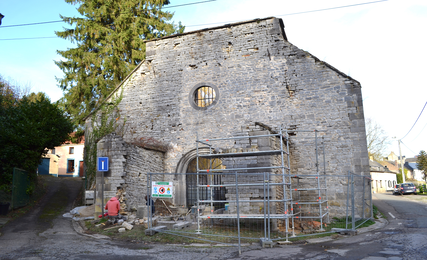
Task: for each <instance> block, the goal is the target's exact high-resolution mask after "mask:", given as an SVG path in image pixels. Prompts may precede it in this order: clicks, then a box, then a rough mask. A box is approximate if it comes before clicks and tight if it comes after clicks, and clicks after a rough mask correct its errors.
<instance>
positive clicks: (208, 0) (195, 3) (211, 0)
mask: <svg viewBox="0 0 427 260" xmlns="http://www.w3.org/2000/svg"><path fill="white" fill-rule="evenodd" d="M215 1H216V0H207V1H201V2H194V3H188V4H181V5H173V6H166V7H163V9H167V8H173V7H181V6H187V5H197V4H203V3H208V2H215Z"/></svg>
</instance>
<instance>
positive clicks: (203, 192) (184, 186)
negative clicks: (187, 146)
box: [175, 148, 225, 207]
mask: <svg viewBox="0 0 427 260" xmlns="http://www.w3.org/2000/svg"><path fill="white" fill-rule="evenodd" d="M198 153H199V154H206V153H209V148H199V150H198ZM196 157H197V149H193V150H191V151H189V152H188V153H186V154H185V155H184V156H183V157H182V158H181V159H180V161H179V162H178V165H177V168H176V173H179V174H177V176H176V178H175V179H176V180H178V185H177V188H176V192H175V194H176V200H175V203H176V204H178V205H184V206H186V207H191V206H192V205H194V203H195V201H196V197H197V187H196V184H197V182H196V175H192V174H191V173H195V172H196V171H197V170H196V169H197V161H196ZM198 162H199V169H208V168H212V169H213V168H217V167H222V162H221V161H220V160H219V159H214V160H209V159H203V158H199V161H198ZM187 173H188V174H187ZM208 178H210V179H209V180H208ZM208 182H209V183H210V182H214V183H220V182H221V176H220V175H212V176H207V175H201V176H199V184H208ZM211 192H212V194H211ZM211 195H212V196H214V197H215V198H214V199H215V200H221V199H222V200H225V189H224V188H214V189H206V188H199V197H200V198H199V199H204V200H206V199H210V197H211ZM218 206H219V207H220V205H218Z"/></svg>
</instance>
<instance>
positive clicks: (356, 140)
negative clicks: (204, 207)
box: [86, 17, 369, 213]
mask: <svg viewBox="0 0 427 260" xmlns="http://www.w3.org/2000/svg"><path fill="white" fill-rule="evenodd" d="M323 41H325V40H323ZM313 44H315V43H313ZM117 96H121V97H122V99H121V101H120V103H119V105H118V113H119V114H120V117H117V119H118V120H117V122H118V124H121V126H122V128H121V130H120V131H116V132H115V133H113V134H110V135H108V136H106V137H105V138H103V139H102V140H101V141H100V142H99V143H98V156H106V157H109V160H110V170H109V172H107V173H105V183H106V185H105V190H106V192H105V193H104V194H105V195H104V197H105V198H104V201H107V200H108V199H109V198H110V197H111V196H113V195H114V194H115V193H116V192H117V191H120V192H121V193H122V194H123V196H124V198H125V200H124V202H123V205H124V206H125V207H126V210H127V211H133V210H136V209H137V208H138V207H139V206H142V205H145V199H144V197H145V194H146V193H147V178H148V176H149V175H148V173H169V174H167V175H155V178H157V179H156V180H162V181H171V182H173V184H174V188H173V193H174V194H173V199H171V203H173V204H174V205H176V206H182V207H187V208H189V207H190V206H192V205H193V204H194V198H193V199H190V197H192V196H193V195H194V194H191V193H189V190H194V187H190V185H193V184H190V182H189V180H190V179H191V178H193V177H191V176H190V175H186V173H191V172H195V169H196V168H197V167H195V165H194V162H195V158H196V156H197V154H198V152H201V153H208V152H209V151H208V149H206V147H204V148H200V147H198V143H197V142H196V140H198V139H199V138H200V139H204V138H206V139H208V138H228V137H234V136H243V137H244V136H253V135H258V134H260V135H264V134H271V133H279V132H280V131H288V130H292V131H295V132H293V134H292V135H291V139H290V143H289V153H290V157H289V158H290V159H289V162H288V163H289V165H290V169H289V170H290V173H291V174H292V175H299V174H309V173H314V174H315V173H316V171H317V170H316V164H317V162H316V158H315V157H316V155H315V153H314V151H315V149H316V144H315V143H314V141H313V140H314V139H313V138H312V137H313V136H311V137H310V138H311V139H304V140H303V139H301V138H300V139H298V137H299V136H301V137H302V134H300V133H299V132H298V131H299V130H301V131H302V130H307V131H314V130H316V131H318V133H319V138H322V140H323V142H324V150H325V152H324V166H325V172H326V174H328V175H345V174H347V173H348V172H349V171H350V172H352V173H354V174H356V175H366V176H368V175H369V158H368V152H367V145H366V133H365V123H364V114H363V104H362V94H361V85H360V83H359V82H358V81H356V80H354V79H353V78H351V77H349V76H347V75H345V74H344V73H342V72H340V71H339V70H337V69H336V68H334V67H332V66H331V65H329V64H327V63H325V62H323V61H320V60H319V59H317V58H316V57H315V56H313V55H312V54H310V53H308V52H306V51H304V50H301V49H299V48H298V47H296V46H294V45H293V44H291V43H290V42H289V41H288V39H287V36H286V34H285V31H284V25H283V22H282V20H281V19H278V18H274V17H273V18H265V19H257V20H252V21H245V22H239V23H234V24H227V25H224V26H219V27H214V28H208V29H203V30H199V31H193V32H188V33H183V34H179V35H172V36H168V37H164V38H160V39H154V40H151V41H148V42H147V43H146V59H145V60H144V61H142V62H141V63H140V64H139V65H138V66H137V67H136V68H135V70H134V71H133V72H132V73H131V74H130V75H128V77H127V78H126V79H125V80H124V81H123V82H122V83H121V84H120V85H119V86H118V87H117V88H116V90H115V91H114V92H113V93H112V94H111V95H110V97H109V98H110V99H113V98H114V97H117ZM93 120H94V119H93V116H92V117H88V118H87V120H86V129H87V130H86V131H88V132H90V131H91V127H92V126H93V122H92V121H93ZM292 138H296V139H294V141H293V139H292ZM304 138H305V137H304ZM249 139H250V138H249ZM276 139H277V138H276ZM263 140H264V141H266V140H267V141H266V142H264V141H263ZM269 140H270V141H269ZM271 140H273V141H271ZM274 140H275V139H274V138H273V139H268V138H267V139H262V138H258V142H256V140H252V141H251V140H249V142H246V141H245V142H243V141H242V142H240V141H231V142H229V141H224V142H220V147H214V148H220V149H224V150H227V149H228V150H230V151H231V150H232V151H233V152H239V151H245V149H252V150H251V151H254V150H256V151H258V150H263V149H264V148H265V149H267V150H268V149H270V148H271V147H273V146H277V145H278V142H276V141H274ZM307 140H309V141H307ZM262 143H265V144H264V145H263V144H262ZM264 146H265V147H264ZM263 147H264V148H263ZM199 148H200V149H199ZM233 149H234V150H233ZM239 149H240V150H239ZM199 150H200V151H199ZM322 157H323V155H322ZM239 160H240V161H238V162H236V161H235V160H228V161H227V160H225V159H224V160H223V161H222V162H219V163H222V164H223V165H222V166H221V167H222V168H230V167H239V165H240V167H241V165H244V167H250V166H254V165H255V166H256V165H264V166H265V165H267V166H268V165H270V166H274V165H275V163H274V162H273V161H275V160H277V158H273V159H271V158H270V159H267V160H261V159H258V157H254V156H252V157H250V158H249V157H248V158H245V160H249V161H250V162H249V161H246V162H243V161H242V160H243V159H239ZM322 160H323V159H322ZM233 162H234V163H235V164H236V165H237V164H239V165H237V166H236V165H234V166H233V165H231V164H233ZM215 163H218V161H216V162H215ZM322 163H323V162H322ZM199 164H200V162H199ZM199 166H200V165H199ZM200 167H202V166H200ZM322 167H323V166H322ZM322 171H323V169H322ZM245 172H250V171H245ZM272 172H273V171H272ZM99 183H100V178H99V177H98V178H97V184H99ZM327 186H328V200H329V208H330V210H331V213H334V212H335V213H337V212H339V211H340V208H342V207H343V205H344V204H343V200H345V198H343V196H344V193H343V189H344V188H343V187H342V186H343V185H342V184H339V183H338V181H336V182H335V183H334V182H333V180H332V183H331V184H328V185H327ZM97 187H98V189H99V185H98V186H97ZM368 190H369V189H368ZM282 192H283V191H282ZM228 194H230V192H229V193H228ZM251 194H252V193H251ZM248 196H255V195H253V194H252V195H248ZM257 196H258V197H259V195H257ZM344 197H345V196H344ZM229 198H230V197H226V199H229ZM250 199H251V198H250ZM99 202H100V200H99V198H98V200H97V203H98V207H97V210H98V211H99V209H100V207H99V206H100V205H99Z"/></svg>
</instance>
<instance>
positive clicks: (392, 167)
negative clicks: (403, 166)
mask: <svg viewBox="0 0 427 260" xmlns="http://www.w3.org/2000/svg"><path fill="white" fill-rule="evenodd" d="M379 163H380V164H381V165H382V166H384V167H387V169H388V170H389V171H391V172H395V173H399V169H400V168H399V167H400V164H399V162H398V161H397V160H396V161H381V162H379Z"/></svg>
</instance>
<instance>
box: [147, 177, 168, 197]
mask: <svg viewBox="0 0 427 260" xmlns="http://www.w3.org/2000/svg"><path fill="white" fill-rule="evenodd" d="M152 187H153V188H152V189H151V197H153V198H172V197H173V183H172V182H170V181H153V182H152Z"/></svg>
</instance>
